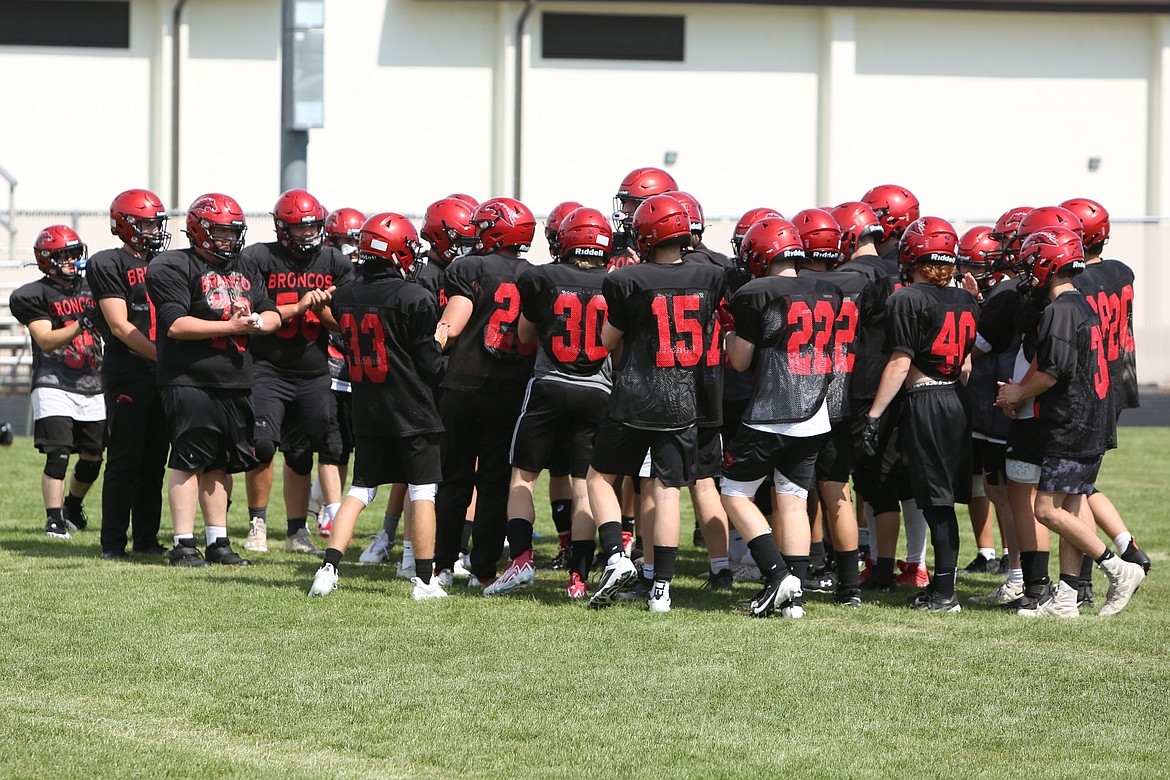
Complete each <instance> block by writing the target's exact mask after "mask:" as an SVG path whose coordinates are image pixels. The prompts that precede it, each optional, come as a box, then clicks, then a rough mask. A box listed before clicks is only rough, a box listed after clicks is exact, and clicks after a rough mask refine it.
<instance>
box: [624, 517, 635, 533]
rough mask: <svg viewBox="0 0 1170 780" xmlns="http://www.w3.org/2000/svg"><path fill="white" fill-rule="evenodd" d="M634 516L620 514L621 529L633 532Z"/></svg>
mask: <svg viewBox="0 0 1170 780" xmlns="http://www.w3.org/2000/svg"><path fill="white" fill-rule="evenodd" d="M634 525H635V524H634V518H632V517H626V516H625V515H622V530H623V531H627V532H629V533H633V532H634Z"/></svg>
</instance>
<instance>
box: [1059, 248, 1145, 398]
mask: <svg viewBox="0 0 1170 780" xmlns="http://www.w3.org/2000/svg"><path fill="white" fill-rule="evenodd" d="M1073 284H1074V285H1075V286H1076V288H1077V289H1078V290H1080V291H1081V293H1082V294H1083V295H1084V296H1085V300H1087V301H1088V302H1089V305H1090V306H1092V307H1093V310H1094V311H1095V312H1097V316H1098V317H1100V318H1101V332H1102V335H1103V336H1104V337H1105V351H1106V353H1107V354H1108V357H1109V377H1110V380H1111V382H1112V384H1111V386H1112V388H1113V400H1114V403H1115V404H1116V408H1117V410H1118V411H1119V412H1120V411H1121V410H1122V409H1135V408H1137V407H1138V406H1140V405H1141V403H1140V400H1139V398H1138V382H1137V345H1136V344H1135V343H1134V338H1133V271H1132V270H1130V267H1129V266H1128V265H1126V264H1125V263H1123V262H1121V261H1120V260H1102V261H1101V262H1099V263H1092V264H1090V265H1087V266H1085V270H1084V271H1082V272H1081V273H1079V274H1077V275H1076V276H1074V277H1073Z"/></svg>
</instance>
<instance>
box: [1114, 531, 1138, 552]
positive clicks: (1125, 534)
mask: <svg viewBox="0 0 1170 780" xmlns="http://www.w3.org/2000/svg"><path fill="white" fill-rule="evenodd" d="M1132 541H1133V534H1131V533H1130V532H1129V531H1122V532H1121V533H1119V534H1118V535H1117V536H1115V537H1113V543H1114V544H1115V545H1117V554H1118V555H1120V554H1121V553H1123V552H1125V551H1126V550H1127V549H1128V548H1129V543H1130V542H1132Z"/></svg>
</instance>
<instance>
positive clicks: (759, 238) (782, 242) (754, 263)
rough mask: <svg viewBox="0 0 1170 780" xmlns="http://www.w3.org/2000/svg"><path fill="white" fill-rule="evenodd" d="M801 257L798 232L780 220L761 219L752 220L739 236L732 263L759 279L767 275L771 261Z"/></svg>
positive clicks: (802, 248) (800, 243) (803, 256)
mask: <svg viewBox="0 0 1170 780" xmlns="http://www.w3.org/2000/svg"><path fill="white" fill-rule="evenodd" d="M776 258H780V259H781V260H795V261H797V262H800V261H801V260H803V259H804V258H805V253H804V243H803V242H801V240H800V231H799V230H797V229H796V225H793V224H792V223H791V222H789V221H788V220H786V219H784V218H783V217H765V218H763V219H759V220H756V222H755V224H753V225H752V226H751V227H750V228H748V231H747V233H746V234H745V235H744V237H743V244H742V245H741V246H740V252H739V255H738V256H737V260H736V262H737V263H738V264H739V267H740V268H741V269H742V270H744V271H747V272H748V273H749V274H751V275H752V276H754V277H756V278H757V279H759V278H760V277H763V276H767V275H768V270H769V269H770V268H771V267H772V261H774V260H775V259H776Z"/></svg>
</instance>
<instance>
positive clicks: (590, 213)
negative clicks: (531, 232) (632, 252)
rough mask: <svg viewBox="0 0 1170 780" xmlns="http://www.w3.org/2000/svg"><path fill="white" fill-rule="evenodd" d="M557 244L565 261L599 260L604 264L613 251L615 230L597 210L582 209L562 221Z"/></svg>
mask: <svg viewBox="0 0 1170 780" xmlns="http://www.w3.org/2000/svg"><path fill="white" fill-rule="evenodd" d="M550 221H551V218H550ZM557 242H558V244H559V246H560V248H561V257H562V258H563V259H572V258H578V257H581V258H597V261H598V263H604V262H606V261H608V259H609V256H610V253H611V252H612V251H613V228H611V227H610V226H609V220H607V219H606V218H605V215H604V214H602V213H601V212H600V211H598V210H597V209H591V208H585V207H581V208H579V209H574V210H573V211H572V212H570V213H569V214H566V215H565V217H564V219H562V220H561V226H560V230H559V231H557Z"/></svg>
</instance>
